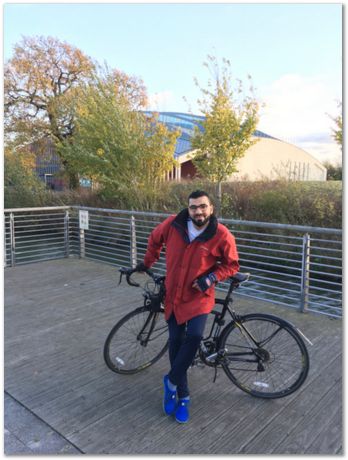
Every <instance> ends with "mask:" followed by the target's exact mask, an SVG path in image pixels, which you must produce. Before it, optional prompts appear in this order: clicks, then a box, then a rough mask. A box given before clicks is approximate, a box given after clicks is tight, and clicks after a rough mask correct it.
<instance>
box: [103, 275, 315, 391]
mask: <svg viewBox="0 0 348 460" xmlns="http://www.w3.org/2000/svg"><path fill="white" fill-rule="evenodd" d="M135 271H136V270H135V269H125V268H121V269H120V273H121V275H120V283H121V280H122V276H123V275H126V280H127V283H128V284H129V285H130V286H139V284H138V283H136V282H134V280H132V279H131V276H132V275H133V273H135ZM145 273H146V274H147V275H148V276H149V277H150V278H151V280H152V283H153V286H151V285H150V283H151V281H149V282H148V283H146V285H145V288H144V292H143V296H144V305H143V306H142V307H139V308H137V309H135V310H134V311H131V312H130V313H128V314H127V315H126V316H124V317H123V318H122V319H121V320H120V321H119V322H118V323H117V324H116V325H115V326H114V327H113V328H112V330H111V331H110V333H109V335H108V337H107V339H106V342H105V345H104V360H105V362H106V364H107V366H108V367H109V369H111V370H112V371H113V372H116V373H119V374H135V373H137V372H140V371H142V370H144V369H146V368H148V367H149V366H151V365H153V364H154V363H155V362H157V361H158V360H159V359H160V358H161V357H162V356H163V355H164V354H165V352H166V351H167V349H168V335H167V324H166V322H165V320H164V314H163V311H164V307H163V301H164V296H165V287H164V281H165V276H156V275H154V274H153V272H152V271H151V270H146V272H145ZM249 276H250V274H249V273H245V274H243V273H237V274H236V275H235V276H233V277H231V278H229V281H230V285H229V289H228V292H227V295H226V297H225V299H215V307H214V309H213V310H212V312H211V314H212V315H213V323H212V326H211V328H210V332H209V334H208V335H207V336H206V337H204V338H203V339H202V341H201V344H200V347H199V349H198V351H197V354H196V357H195V359H194V362H193V363H192V365H195V364H199V363H203V364H205V365H207V366H210V367H214V368H215V378H214V381H215V379H216V374H217V369H218V368H222V369H223V370H224V371H225V374H226V375H227V377H228V378H229V379H230V380H231V381H232V382H233V383H234V384H235V385H236V386H237V387H238V388H240V389H241V390H243V391H244V392H246V393H248V394H250V395H252V396H255V397H258V398H268V399H274V398H282V397H284V396H288V395H290V394H292V393H294V392H295V391H297V390H298V389H299V388H300V386H301V385H302V384H303V383H304V381H305V380H306V378H307V375H308V371H309V355H308V351H307V347H306V345H305V343H304V340H303V338H305V339H306V340H307V341H308V342H309V343H310V344H311V342H310V341H309V339H307V337H306V336H305V335H304V334H303V333H302V332H301V331H300V330H299V329H298V328H296V327H295V326H294V325H292V324H291V323H289V322H288V321H286V320H284V319H282V318H279V317H277V316H274V315H269V314H264V313H250V314H246V315H238V314H237V313H236V312H235V311H234V310H233V309H231V307H230V306H231V304H232V301H233V299H232V293H233V291H234V290H235V289H236V288H238V287H239V285H240V284H241V283H243V282H245V281H247V280H248V279H249ZM227 313H229V314H230V316H231V321H229V322H227V323H226V315H227ZM302 337H303V338H302Z"/></svg>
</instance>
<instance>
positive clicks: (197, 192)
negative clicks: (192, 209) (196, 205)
mask: <svg viewBox="0 0 348 460" xmlns="http://www.w3.org/2000/svg"><path fill="white" fill-rule="evenodd" d="M201 196H206V197H207V198H208V200H209V203H210V204H212V201H211V199H210V196H209V195H208V193H207V192H203V190H195V191H194V192H192V193H190V195H189V197H188V201H190V199H191V198H193V199H196V198H200V197H201Z"/></svg>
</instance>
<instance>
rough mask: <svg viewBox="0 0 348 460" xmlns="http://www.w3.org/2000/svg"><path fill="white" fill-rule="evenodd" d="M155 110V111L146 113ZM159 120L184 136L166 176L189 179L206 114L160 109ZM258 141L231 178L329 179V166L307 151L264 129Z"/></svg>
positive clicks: (193, 174) (247, 152)
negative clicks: (195, 140) (198, 132)
mask: <svg viewBox="0 0 348 460" xmlns="http://www.w3.org/2000/svg"><path fill="white" fill-rule="evenodd" d="M145 113H148V114H150V113H153V112H145ZM158 113H159V121H160V122H162V123H164V124H165V125H166V126H167V127H168V128H169V129H173V130H174V129H180V130H181V135H180V137H179V138H178V140H177V143H176V148H175V153H174V155H175V159H176V160H177V161H178V163H179V166H178V167H177V168H175V170H173V171H172V172H171V173H169V174H168V176H167V179H169V180H171V179H176V180H180V179H190V178H193V177H194V176H195V175H196V169H195V167H194V164H193V163H192V158H193V157H194V150H193V149H192V146H191V138H192V135H193V132H194V129H195V127H196V126H197V127H198V128H199V129H200V130H203V127H202V124H201V123H202V121H203V120H204V117H203V116H199V115H192V114H188V113H179V112H158ZM254 137H255V138H256V139H257V142H256V143H255V144H254V145H253V146H252V147H250V148H249V149H248V150H247V151H246V153H245V155H244V157H243V158H241V159H240V160H239V161H238V164H237V167H238V172H237V173H234V174H233V175H232V176H231V178H230V179H231V180H237V179H246V180H261V179H271V180H275V179H280V178H283V179H288V180H301V181H323V180H326V168H325V167H324V166H323V165H322V164H321V163H320V161H318V160H317V159H315V158H314V157H313V156H312V155H310V154H309V153H308V152H306V151H305V150H303V149H301V148H299V147H297V146H295V145H293V144H289V143H287V142H284V141H282V140H280V139H277V138H275V137H273V136H270V135H269V134H266V133H263V132H262V131H258V130H256V131H255V132H254Z"/></svg>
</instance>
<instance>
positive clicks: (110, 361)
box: [104, 307, 168, 374]
mask: <svg viewBox="0 0 348 460" xmlns="http://www.w3.org/2000/svg"><path fill="white" fill-rule="evenodd" d="M148 319H149V322H148V326H147V329H146V330H145V335H143V336H142V338H144V337H145V336H146V332H148V330H149V329H148V328H149V327H151V325H152V324H153V323H152V321H154V320H155V326H154V329H153V331H152V333H151V336H150V340H149V341H148V343H147V345H146V346H145V345H144V344H142V343H141V337H139V333H140V331H141V329H142V328H143V326H144V325H145V323H146V321H147V320H148ZM167 349H168V333H167V324H166V322H165V320H164V314H163V313H152V312H150V311H149V310H148V309H147V308H145V307H140V308H137V309H136V310H133V311H131V312H130V313H128V314H127V315H126V316H124V317H123V318H122V319H121V320H120V321H119V322H118V323H117V324H115V326H114V327H113V328H112V329H111V331H110V333H109V335H108V337H107V339H106V341H105V344H104V360H105V363H106V365H107V366H108V368H109V369H110V370H112V371H113V372H116V373H118V374H136V373H137V372H140V371H142V370H144V369H146V368H148V367H150V366H152V365H153V364H154V363H155V362H156V361H158V360H159V359H160V358H161V357H162V356H163V355H164V353H165V352H166V351H167Z"/></svg>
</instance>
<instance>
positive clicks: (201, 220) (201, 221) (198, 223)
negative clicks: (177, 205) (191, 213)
mask: <svg viewBox="0 0 348 460" xmlns="http://www.w3.org/2000/svg"><path fill="white" fill-rule="evenodd" d="M191 220H192V222H193V223H194V224H195V225H196V227H203V225H205V224H206V223H207V222H209V220H210V216H208V217H205V218H204V217H203V216H202V217H200V218H199V220H197V219H193V217H191Z"/></svg>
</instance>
